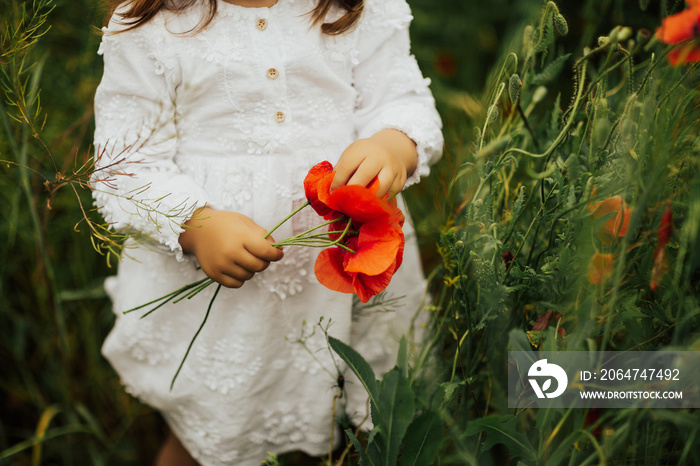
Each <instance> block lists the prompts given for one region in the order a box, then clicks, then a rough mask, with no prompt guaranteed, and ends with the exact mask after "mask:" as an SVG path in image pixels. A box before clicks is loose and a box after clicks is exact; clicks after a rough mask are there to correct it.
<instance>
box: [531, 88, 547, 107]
mask: <svg viewBox="0 0 700 466" xmlns="http://www.w3.org/2000/svg"><path fill="white" fill-rule="evenodd" d="M546 96H547V88H546V87H544V86H540V87H538V88H537V89H535V93H534V94H532V103H533V104H537V103H539V102H540V101H542V99H544V98H545V97H546Z"/></svg>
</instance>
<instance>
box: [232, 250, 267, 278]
mask: <svg viewBox="0 0 700 466" xmlns="http://www.w3.org/2000/svg"><path fill="white" fill-rule="evenodd" d="M235 264H236V265H237V266H239V267H241V268H243V269H244V270H246V271H248V272H250V273H251V274H255V273H258V272H262V271H263V270H265V269H266V268H268V267H269V266H270V261H269V260H263V259H260V258H259V257H256V256H255V255H253V254H243V255H241V256H240V257H238V258H236V262H235ZM250 278H252V276H251V277H250ZM250 278H248V280H249V279H250Z"/></svg>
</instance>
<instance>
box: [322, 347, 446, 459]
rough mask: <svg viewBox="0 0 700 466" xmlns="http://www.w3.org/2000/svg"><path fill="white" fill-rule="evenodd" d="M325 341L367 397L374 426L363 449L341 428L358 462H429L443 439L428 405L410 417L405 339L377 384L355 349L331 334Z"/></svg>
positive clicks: (413, 398) (413, 396)
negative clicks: (394, 359)
mask: <svg viewBox="0 0 700 466" xmlns="http://www.w3.org/2000/svg"><path fill="white" fill-rule="evenodd" d="M328 342H329V344H330V346H331V348H332V349H333V351H335V352H336V353H337V354H338V356H340V357H341V359H342V360H343V361H344V362H345V364H347V365H348V367H349V368H350V369H351V370H352V371H353V372H354V373H355V375H356V376H357V378H358V379H359V380H360V382H361V383H362V385H363V387H365V390H366V391H367V394H368V396H369V398H370V405H371V412H372V423H373V424H374V429H372V431H371V432H370V433H369V439H368V443H367V448H366V451H365V450H364V449H363V448H362V445H361V444H360V442H359V440H358V439H357V438H356V437H355V435H354V434H353V432H352V431H351V430H349V429H348V430H346V431H345V432H346V434H347V435H348V438H349V439H350V441H351V442H352V444H353V446H354V447H355V449H356V450H357V451H359V452H360V464H361V465H373V466H395V465H396V464H397V461H399V463H400V464H401V465H402V466H403V465H409V464H410V465H429V464H431V463H432V462H433V460H434V458H435V456H436V455H437V453H438V451H439V448H440V445H441V444H442V441H443V436H442V421H441V420H440V417H439V416H438V415H437V414H436V413H435V412H433V411H431V410H430V409H429V408H428V409H426V410H424V411H423V413H422V414H421V415H419V416H415V418H414V413H415V411H416V408H417V406H416V402H417V399H416V398H417V396H416V393H415V392H414V390H413V389H412V388H411V383H410V382H409V378H408V377H407V376H408V372H409V367H408V363H407V342H406V339H405V338H404V339H402V340H401V345H400V347H401V349H400V350H399V356H398V360H397V363H396V366H395V367H394V368H393V369H392V370H390V371H389V372H387V373H386V374H384V376H383V377H382V381H381V383H380V384H379V386H377V384H376V379H375V376H374V372H373V371H372V369H371V367H370V366H369V364H368V363H367V361H365V359H364V358H363V357H362V356H361V355H360V354H359V353H357V352H356V351H355V350H353V349H352V348H351V347H349V346H348V345H346V344H345V343H343V342H341V341H340V340H337V339H335V338H333V337H328ZM402 444H403V450H402V449H401V446H402ZM400 453H401V456H400V457H399V454H400Z"/></svg>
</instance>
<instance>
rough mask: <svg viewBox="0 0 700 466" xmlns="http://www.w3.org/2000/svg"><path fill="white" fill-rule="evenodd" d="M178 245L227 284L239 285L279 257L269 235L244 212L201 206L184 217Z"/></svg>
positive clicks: (212, 277) (207, 272)
mask: <svg viewBox="0 0 700 466" xmlns="http://www.w3.org/2000/svg"><path fill="white" fill-rule="evenodd" d="M186 225H187V226H188V227H190V228H186V229H185V231H183V232H182V233H181V234H180V240H179V241H180V245H182V250H183V251H184V252H186V253H192V254H194V255H195V256H196V257H197V260H198V261H199V265H200V266H201V267H202V270H203V271H204V273H206V274H207V276H208V277H209V278H211V279H212V280H214V281H216V282H218V283H220V284H222V285H223V286H225V287H228V288H240V287H241V286H243V283H245V281H246V280H250V279H251V278H253V276H254V275H255V274H256V273H257V272H262V271H263V270H265V269H266V268H267V267H268V266H269V265H270V262H271V261H278V260H280V259H282V257H283V256H284V253H283V252H282V250H281V249H277V248H276V247H274V246H272V245H271V243H273V242H274V240H273V239H272V237H268V238H265V234H266V232H265V230H264V229H263V228H262V227H261V226H259V225H258V224H256V223H255V222H253V221H252V220H251V219H250V218H248V217H246V216H245V215H241V214H238V213H235V212H227V211H223V210H214V209H212V208H211V207H203V208H202V209H200V210H198V211H197V212H196V213H195V215H194V216H193V217H192V218H191V219H190V220H189V221H187V223H186Z"/></svg>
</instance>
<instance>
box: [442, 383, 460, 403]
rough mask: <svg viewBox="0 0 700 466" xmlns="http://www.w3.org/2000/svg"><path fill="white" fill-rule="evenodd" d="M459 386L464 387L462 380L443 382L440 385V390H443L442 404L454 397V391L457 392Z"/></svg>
mask: <svg viewBox="0 0 700 466" xmlns="http://www.w3.org/2000/svg"><path fill="white" fill-rule="evenodd" d="M460 385H464V380H462V381H461V382H443V383H441V384H440V388H442V389H443V390H445V398H444V400H443V402H444V403H447V402H449V401H450V400H451V399H452V395H454V393H455V390H457V388H458V387H459V386H460Z"/></svg>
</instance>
